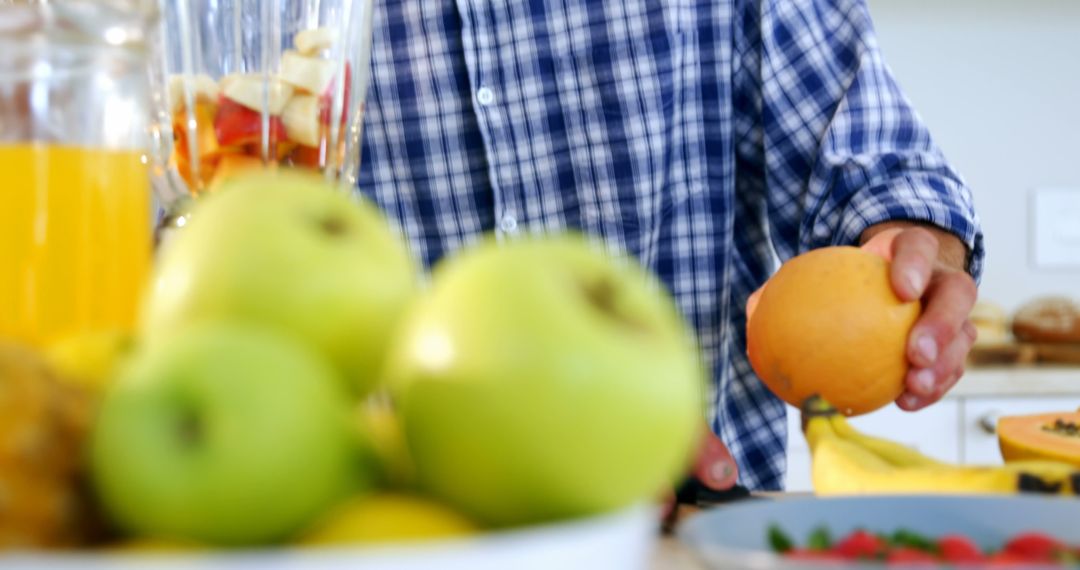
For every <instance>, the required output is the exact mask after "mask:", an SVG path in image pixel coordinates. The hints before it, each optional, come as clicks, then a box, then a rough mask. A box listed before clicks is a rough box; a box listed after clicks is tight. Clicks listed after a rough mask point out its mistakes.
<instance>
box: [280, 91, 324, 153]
mask: <svg viewBox="0 0 1080 570" xmlns="http://www.w3.org/2000/svg"><path fill="white" fill-rule="evenodd" d="M321 106H322V103H321V101H320V99H319V98H318V97H316V96H314V95H297V96H295V97H293V98H292V100H291V101H289V104H288V105H286V106H285V111H284V112H282V114H281V121H282V123H283V124H284V125H285V136H286V137H287V138H288V139H289V140H290V141H293V142H296V143H299V144H301V145H305V146H309V147H317V146H319V141H320V139H321V138H322V137H321V134H322V132H321V131H322V125H321V124H320V121H319V118H320V115H321V110H320V107H321Z"/></svg>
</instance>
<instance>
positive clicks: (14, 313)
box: [0, 143, 152, 345]
mask: <svg viewBox="0 0 1080 570" xmlns="http://www.w3.org/2000/svg"><path fill="white" fill-rule="evenodd" d="M143 160H144V159H143V158H142V155H141V153H139V152H136V151H127V150H106V149H94V148H80V147H69V146H60V145H45V144H33V143H28V144H18V145H5V144H0V172H3V173H4V179H5V180H4V184H3V185H4V187H5V191H4V202H5V206H4V207H3V208H0V244H3V245H0V299H2V300H3V303H2V305H0V337H2V338H13V339H15V340H18V341H22V342H29V343H31V344H37V345H41V344H46V343H49V342H51V341H53V340H55V339H57V338H59V337H63V336H67V335H69V334H74V333H78V332H81V331H87V330H99V329H108V330H115V329H120V330H130V329H131V328H132V327H133V325H134V319H135V310H136V306H137V303H138V297H139V294H140V291H141V288H142V286H143V283H144V282H145V281H146V274H147V272H148V269H149V264H150V255H151V226H152V220H151V205H150V195H149V172H148V170H147V167H146V165H145V164H144V163H143Z"/></svg>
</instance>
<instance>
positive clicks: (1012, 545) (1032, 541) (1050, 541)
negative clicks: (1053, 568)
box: [1004, 532, 1065, 562]
mask: <svg viewBox="0 0 1080 570" xmlns="http://www.w3.org/2000/svg"><path fill="white" fill-rule="evenodd" d="M1064 550H1065V545H1064V544H1062V543H1061V542H1060V541H1059V540H1057V539H1056V538H1054V537H1052V536H1049V535H1046V534H1043V533H1040V532H1026V533H1022V534H1018V535H1016V536H1014V537H1012V539H1010V540H1009V542H1007V543H1005V548H1004V551H1005V552H1007V553H1009V554H1014V555H1016V556H1021V557H1023V558H1024V559H1026V560H1027V561H1029V562H1036V561H1037V562H1049V561H1052V560H1054V559H1055V558H1056V557H1057V556H1058V554H1059V553H1061V552H1062V551H1064Z"/></svg>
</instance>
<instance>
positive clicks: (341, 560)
mask: <svg viewBox="0 0 1080 570" xmlns="http://www.w3.org/2000/svg"><path fill="white" fill-rule="evenodd" d="M658 521H659V518H658V514H657V511H656V509H655V508H653V507H651V506H636V507H633V508H630V509H626V510H624V511H621V512H616V513H612V514H608V515H604V516H599V517H593V518H589V519H582V520H577V521H570V522H565V523H559V524H550V525H543V526H536V527H531V528H525V529H519V530H513V531H506V532H498V533H489V534H483V535H478V536H477V537H475V538H469V539H462V540H449V541H439V542H430V543H423V544H418V545H410V546H408V547H404V546H385V547H371V548H341V549H319V550H300V549H279V550H273V551H269V550H263V551H244V552H228V553H221V552H214V553H209V554H207V553H200V554H168V555H165V554H141V553H140V554H124V555H113V554H104V553H102V554H97V553H95V554H78V555H75V554H71V555H68V554H63V555H51V554H49V555H44V554H27V555H10V556H0V570H15V569H18V570H38V569H41V570H44V569H49V570H67V569H72V570H73V569H76V568H78V569H79V570H106V569H109V570H112V569H117V570H122V569H129V568H131V569H134V568H139V569H145V570H177V569H181V568H183V569H188V568H198V569H199V570H248V569H251V570H254V569H259V570H282V569H287V568H288V569H292V568H303V569H305V570H309V569H311V570H331V569H333V570H337V569H342V570H344V569H348V570H376V569H377V570H420V569H432V568H437V569H439V570H509V569H514V570H577V569H582V570H586V569H588V570H591V569H595V568H619V569H623V570H645V568H647V567H648V565H649V557H650V555H651V553H652V549H653V547H654V546H655V545H656V540H657V537H658V530H657V529H658Z"/></svg>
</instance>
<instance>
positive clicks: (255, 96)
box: [221, 74, 293, 115]
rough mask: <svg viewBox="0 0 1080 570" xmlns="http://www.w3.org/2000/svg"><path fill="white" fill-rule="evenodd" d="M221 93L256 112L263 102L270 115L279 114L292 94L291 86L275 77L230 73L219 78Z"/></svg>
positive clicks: (260, 108) (261, 107)
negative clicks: (267, 87)
mask: <svg viewBox="0 0 1080 570" xmlns="http://www.w3.org/2000/svg"><path fill="white" fill-rule="evenodd" d="M266 81H269V93H268V95H269V97H268V98H267V97H266V95H267V94H266V93H265V91H266V90H265V89H264V88H263V87H264V85H265V82H266ZM221 94H222V95H223V96H224V97H225V98H227V99H229V100H231V101H233V102H235V103H238V104H240V105H243V106H244V107H247V108H248V109H250V110H252V111H255V112H256V114H258V113H261V112H262V110H263V103H267V104H266V110H267V112H268V113H269V114H271V115H280V114H281V111H282V110H283V109H284V108H285V105H287V104H288V103H289V99H291V98H292V95H293V86H292V85H290V84H288V83H286V82H284V81H282V80H280V79H278V78H276V77H271V78H269V80H267V78H266V77H264V76H263V75H261V74H249V75H230V76H227V77H225V78H224V79H222V80H221Z"/></svg>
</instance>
